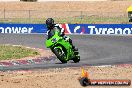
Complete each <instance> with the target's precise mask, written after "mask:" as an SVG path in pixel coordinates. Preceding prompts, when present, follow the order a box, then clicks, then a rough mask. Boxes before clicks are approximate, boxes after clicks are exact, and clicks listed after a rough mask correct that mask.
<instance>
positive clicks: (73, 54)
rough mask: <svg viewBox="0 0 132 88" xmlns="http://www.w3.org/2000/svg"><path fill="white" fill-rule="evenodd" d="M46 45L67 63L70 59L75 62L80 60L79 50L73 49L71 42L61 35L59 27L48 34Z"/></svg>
mask: <svg viewBox="0 0 132 88" xmlns="http://www.w3.org/2000/svg"><path fill="white" fill-rule="evenodd" d="M67 37H68V36H67ZM46 47H47V48H50V49H51V51H52V52H53V53H54V54H55V55H56V57H57V58H58V59H59V60H60V61H61V62H62V63H67V61H69V60H73V61H74V62H75V63H77V62H79V61H80V55H79V52H78V50H76V51H74V50H73V49H72V46H71V44H70V43H69V42H68V41H66V40H65V39H64V38H63V37H61V36H60V31H59V29H57V28H55V29H54V30H51V31H50V35H49V36H47V39H46Z"/></svg>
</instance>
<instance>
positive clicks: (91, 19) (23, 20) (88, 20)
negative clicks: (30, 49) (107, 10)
mask: <svg viewBox="0 0 132 88" xmlns="http://www.w3.org/2000/svg"><path fill="white" fill-rule="evenodd" d="M54 19H55V21H56V23H71V24H76V23H88V24H96V23H108V24H109V23H128V18H127V17H99V16H83V17H80V16H76V17H66V18H54ZM45 20H46V18H30V19H29V18H15V19H0V23H33V24H36V23H38V24H41V23H45Z"/></svg>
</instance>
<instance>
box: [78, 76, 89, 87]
mask: <svg viewBox="0 0 132 88" xmlns="http://www.w3.org/2000/svg"><path fill="white" fill-rule="evenodd" d="M79 82H80V84H81V86H84V87H86V86H88V85H89V84H90V82H89V80H88V78H86V77H83V78H81V79H80V80H79Z"/></svg>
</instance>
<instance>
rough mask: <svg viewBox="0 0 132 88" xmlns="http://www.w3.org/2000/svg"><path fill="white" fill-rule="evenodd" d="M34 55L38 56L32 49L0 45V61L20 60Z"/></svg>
mask: <svg viewBox="0 0 132 88" xmlns="http://www.w3.org/2000/svg"><path fill="white" fill-rule="evenodd" d="M36 55H40V54H39V52H37V51H36V50H33V49H29V48H25V47H22V46H12V45H0V60H11V59H20V58H24V57H28V56H36Z"/></svg>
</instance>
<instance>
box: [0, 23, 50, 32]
mask: <svg viewBox="0 0 132 88" xmlns="http://www.w3.org/2000/svg"><path fill="white" fill-rule="evenodd" d="M46 31H47V28H46V25H45V24H0V33H22V34H24V33H46Z"/></svg>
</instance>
